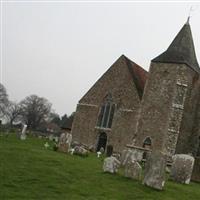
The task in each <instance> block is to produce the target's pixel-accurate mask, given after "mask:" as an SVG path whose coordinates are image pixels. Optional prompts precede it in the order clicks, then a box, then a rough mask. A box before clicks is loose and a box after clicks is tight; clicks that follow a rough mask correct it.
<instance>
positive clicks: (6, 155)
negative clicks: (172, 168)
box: [0, 136, 200, 200]
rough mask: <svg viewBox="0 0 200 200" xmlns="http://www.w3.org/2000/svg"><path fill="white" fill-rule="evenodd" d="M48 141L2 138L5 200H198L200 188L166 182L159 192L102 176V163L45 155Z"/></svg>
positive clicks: (0, 193) (0, 172)
mask: <svg viewBox="0 0 200 200" xmlns="http://www.w3.org/2000/svg"><path fill="white" fill-rule="evenodd" d="M44 142H45V141H44V140H41V139H37V138H28V139H27V140H26V141H20V140H19V139H16V137H14V136H9V137H8V138H5V137H4V136H3V137H2V136H1V137H0V199H1V200H4V199H5V200H10V199H19V200H23V199H24V200H30V199H34V200H40V199H41V200H47V199H48V200H50V199H52V200H53V199H57V200H64V199H67V200H69V199H80V200H81V199H87V200H96V199H106V200H108V199H109V200H110V199H113V200H120V199H121V200H131V199H152V200H161V199H162V200H172V199H176V200H179V199H180V200H185V199H189V200H192V199H194V200H197V199H200V184H197V183H191V184H190V185H181V184H176V183H173V182H167V183H166V186H165V190H164V191H161V192H160V191H155V190H152V189H150V188H148V187H145V186H143V185H142V184H141V183H140V182H137V181H133V180H131V179H128V178H125V177H123V176H122V174H117V175H111V174H107V173H103V172H102V164H103V161H102V160H101V159H97V158H96V157H95V155H90V156H89V157H88V158H81V157H78V156H71V155H66V154H63V153H57V152H54V151H52V150H45V149H44V147H43V145H44Z"/></svg>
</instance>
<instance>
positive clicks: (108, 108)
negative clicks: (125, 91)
mask: <svg viewBox="0 0 200 200" xmlns="http://www.w3.org/2000/svg"><path fill="white" fill-rule="evenodd" d="M114 112H115V104H114V103H113V101H112V96H111V95H110V94H108V95H107V96H106V99H105V102H104V103H103V105H102V106H101V110H100V113H99V117H98V122H97V126H98V127H101V128H111V126H112V120H113V116H114Z"/></svg>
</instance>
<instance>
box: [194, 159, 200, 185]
mask: <svg viewBox="0 0 200 200" xmlns="http://www.w3.org/2000/svg"><path fill="white" fill-rule="evenodd" d="M192 180H193V181H196V182H200V157H196V158H195V161H194V168H193V171H192Z"/></svg>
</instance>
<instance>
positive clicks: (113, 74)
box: [72, 56, 140, 151]
mask: <svg viewBox="0 0 200 200" xmlns="http://www.w3.org/2000/svg"><path fill="white" fill-rule="evenodd" d="M108 93H109V94H111V96H112V99H113V102H114V103H115V104H116V107H115V113H114V117H113V123H112V127H111V128H110V129H109V128H106V129H105V128H99V127H98V126H97V119H98V115H99V112H100V109H101V106H102V102H103V101H104V99H105V97H106V95H107V94H108ZM139 107H140V98H139V95H138V91H137V89H136V86H135V84H134V81H133V77H132V75H131V73H130V71H129V69H128V67H127V60H126V58H125V57H124V56H121V57H120V58H119V59H118V60H117V61H116V62H115V63H114V64H113V65H112V66H111V67H110V68H109V69H108V70H107V72H106V73H105V74H104V75H103V76H102V77H101V78H100V79H99V80H98V81H97V82H96V83H95V84H94V86H93V87H92V88H91V89H90V90H89V91H88V92H87V93H86V94H85V95H84V96H83V98H82V99H81V100H80V101H79V104H78V105H77V110H76V113H75V118H74V122H73V126H72V135H73V140H77V141H79V142H82V143H84V144H87V145H94V147H95V148H96V145H97V141H98V136H99V134H100V132H105V133H106V134H107V144H111V145H113V147H114V151H121V150H122V149H123V148H124V147H125V145H126V144H127V143H129V142H130V140H131V138H132V137H133V134H134V130H135V127H136V122H137V115H138V110H139Z"/></svg>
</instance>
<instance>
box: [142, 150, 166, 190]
mask: <svg viewBox="0 0 200 200" xmlns="http://www.w3.org/2000/svg"><path fill="white" fill-rule="evenodd" d="M165 167H166V157H165V155H164V154H163V153H162V152H160V151H153V152H151V153H148V154H147V160H146V163H145V170H144V180H143V184H144V185H147V186H149V187H152V188H155V189H158V190H162V189H163V187H164V184H165Z"/></svg>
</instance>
